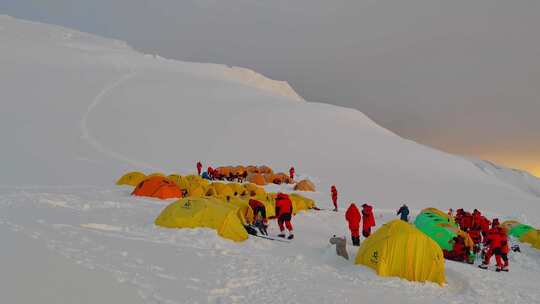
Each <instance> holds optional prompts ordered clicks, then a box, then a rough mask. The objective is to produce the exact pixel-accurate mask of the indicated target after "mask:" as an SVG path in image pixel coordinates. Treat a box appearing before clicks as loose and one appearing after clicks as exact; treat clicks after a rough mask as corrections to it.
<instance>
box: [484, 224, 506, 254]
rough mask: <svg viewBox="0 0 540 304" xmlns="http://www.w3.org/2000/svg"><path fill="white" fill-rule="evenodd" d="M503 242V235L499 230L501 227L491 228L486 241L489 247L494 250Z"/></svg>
mask: <svg viewBox="0 0 540 304" xmlns="http://www.w3.org/2000/svg"><path fill="white" fill-rule="evenodd" d="M502 242H503V236H502V235H501V233H500V232H499V228H498V227H495V228H491V229H489V232H488V234H487V237H486V243H487V245H488V246H489V249H491V250H494V249H496V248H501V247H502Z"/></svg>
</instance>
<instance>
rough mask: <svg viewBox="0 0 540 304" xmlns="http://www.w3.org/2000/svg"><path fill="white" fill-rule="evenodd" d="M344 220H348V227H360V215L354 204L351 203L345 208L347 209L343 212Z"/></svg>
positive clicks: (352, 228) (356, 228) (354, 228)
mask: <svg viewBox="0 0 540 304" xmlns="http://www.w3.org/2000/svg"><path fill="white" fill-rule="evenodd" d="M345 220H347V222H349V229H351V230H358V229H360V221H361V220H362V215H360V211H359V210H358V208H357V207H356V205H355V204H351V205H350V206H349V208H347V211H346V212H345Z"/></svg>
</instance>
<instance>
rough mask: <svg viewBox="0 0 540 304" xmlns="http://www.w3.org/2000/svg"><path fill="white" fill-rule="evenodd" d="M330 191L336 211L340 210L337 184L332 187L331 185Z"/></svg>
mask: <svg viewBox="0 0 540 304" xmlns="http://www.w3.org/2000/svg"><path fill="white" fill-rule="evenodd" d="M330 192H331V193H332V203H334V211H338V206H337V197H338V192H337V189H336V186H335V185H332V187H330Z"/></svg>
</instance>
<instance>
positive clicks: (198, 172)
mask: <svg viewBox="0 0 540 304" xmlns="http://www.w3.org/2000/svg"><path fill="white" fill-rule="evenodd" d="M201 173H202V163H201V162H200V161H198V162H197V174H199V175H201Z"/></svg>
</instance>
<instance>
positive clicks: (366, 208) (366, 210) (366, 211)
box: [362, 204, 375, 230]
mask: <svg viewBox="0 0 540 304" xmlns="http://www.w3.org/2000/svg"><path fill="white" fill-rule="evenodd" d="M362 215H363V216H364V222H363V223H362V228H363V229H364V230H368V229H369V228H371V227H373V226H375V216H373V207H371V206H370V205H367V204H364V205H363V206H362Z"/></svg>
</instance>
